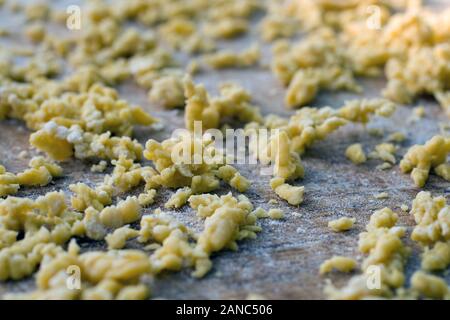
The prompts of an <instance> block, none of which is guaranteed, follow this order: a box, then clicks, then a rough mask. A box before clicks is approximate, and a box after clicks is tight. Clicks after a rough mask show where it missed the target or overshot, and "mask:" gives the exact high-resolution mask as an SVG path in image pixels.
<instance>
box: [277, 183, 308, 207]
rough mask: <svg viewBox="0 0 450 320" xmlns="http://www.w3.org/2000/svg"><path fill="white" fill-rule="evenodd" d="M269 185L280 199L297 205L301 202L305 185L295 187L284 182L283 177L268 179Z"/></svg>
mask: <svg viewBox="0 0 450 320" xmlns="http://www.w3.org/2000/svg"><path fill="white" fill-rule="evenodd" d="M270 187H271V188H272V189H273V190H274V191H275V193H276V194H277V195H278V196H279V197H280V198H282V199H284V200H286V201H287V202H288V203H289V204H291V205H293V206H297V205H299V204H301V203H302V202H303V195H304V193H305V187H295V186H291V185H289V184H287V183H285V181H284V179H283V178H273V179H272V180H270Z"/></svg>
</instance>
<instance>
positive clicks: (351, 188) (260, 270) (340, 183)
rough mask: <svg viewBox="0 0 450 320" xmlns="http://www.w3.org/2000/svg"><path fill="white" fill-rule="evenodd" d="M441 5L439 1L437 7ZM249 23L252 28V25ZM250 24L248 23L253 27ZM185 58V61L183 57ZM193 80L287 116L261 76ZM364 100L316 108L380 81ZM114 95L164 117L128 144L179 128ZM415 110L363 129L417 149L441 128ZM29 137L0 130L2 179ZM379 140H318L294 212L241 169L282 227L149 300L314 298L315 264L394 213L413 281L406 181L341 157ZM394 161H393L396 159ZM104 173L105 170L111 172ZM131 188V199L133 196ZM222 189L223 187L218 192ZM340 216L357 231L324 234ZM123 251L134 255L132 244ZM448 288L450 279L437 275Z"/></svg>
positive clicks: (75, 174) (85, 169)
mask: <svg viewBox="0 0 450 320" xmlns="http://www.w3.org/2000/svg"><path fill="white" fill-rule="evenodd" d="M441 3H442V1H441ZM256 22H257V21H256ZM256 22H255V23H256ZM0 24H1V25H2V26H6V27H7V28H11V27H13V28H14V30H16V32H15V33H14V34H13V35H12V36H11V37H9V38H7V39H2V40H1V42H0V43H1V44H2V45H8V46H9V47H14V46H30V43H28V42H27V41H26V40H23V38H22V36H21V35H20V32H19V31H20V26H21V25H22V24H23V19H21V18H19V16H11V15H10V14H9V13H7V11H5V9H1V10H0ZM257 40H258V38H257V31H256V30H252V32H251V33H250V34H249V35H247V36H245V37H244V38H241V39H239V40H236V41H231V42H224V43H221V46H222V47H232V48H236V49H243V48H245V47H246V46H247V45H249V44H250V43H253V42H254V41H257ZM262 46H263V50H264V59H263V60H264V62H263V64H267V63H269V62H270V46H268V45H264V44H262ZM181 59H182V60H183V58H182V57H181ZM195 80H196V81H199V82H203V83H204V84H205V85H206V87H207V88H208V90H210V91H211V92H212V93H216V92H217V87H218V85H219V84H220V83H222V82H225V81H234V82H237V83H239V84H241V85H242V86H244V87H245V88H246V89H248V90H249V91H250V92H251V94H252V95H253V97H254V103H255V104H256V105H259V106H261V109H262V112H263V113H264V114H268V113H276V114H280V115H286V116H287V115H290V114H292V113H293V111H289V110H286V109H285V108H284V106H283V96H284V92H285V89H284V88H283V87H282V86H281V85H280V83H279V82H278V81H277V80H276V79H275V78H274V76H273V75H272V74H271V73H270V71H269V70H267V68H262V67H261V68H252V69H245V70H225V71H211V70H207V71H205V72H204V73H202V74H200V75H198V76H196V78H195ZM361 83H362V84H363V85H364V88H365V90H364V93H363V94H361V95H355V94H351V93H347V92H323V93H321V94H320V95H319V97H318V98H317V99H316V101H315V102H314V103H313V105H314V106H317V107H322V106H327V105H329V106H332V107H339V106H341V105H342V104H343V102H344V101H345V100H347V99H351V98H361V97H377V96H379V94H380V90H381V89H382V88H383V86H384V80H383V79H369V80H367V79H361ZM119 90H120V93H121V97H123V98H125V99H127V100H128V101H130V102H132V103H137V104H140V105H141V106H143V107H145V109H146V110H148V111H149V112H151V113H152V114H153V115H155V116H157V117H159V118H160V119H162V122H163V124H164V129H163V130H162V131H157V130H154V129H151V128H137V130H136V137H137V138H138V140H139V141H140V142H141V143H145V142H146V141H147V140H148V139H149V138H153V139H157V140H162V139H164V138H167V137H168V136H169V135H170V133H171V132H172V130H173V129H175V128H177V127H182V126H183V125H184V122H183V111H182V110H172V111H167V110H164V109H162V108H160V107H158V106H156V105H152V104H151V103H149V102H148V100H147V98H146V92H145V91H144V90H142V89H139V88H137V87H136V86H135V85H134V84H133V83H132V82H131V81H130V82H127V83H125V84H123V85H121V86H120V87H119ZM415 105H423V106H425V108H426V117H425V118H424V119H422V120H420V121H418V122H416V123H412V124H407V123H406V121H405V119H407V118H409V117H410V115H411V112H412V107H413V105H409V106H400V107H399V108H398V111H397V112H396V113H395V114H394V116H393V117H392V118H390V119H378V118H377V119H374V121H372V122H371V123H370V124H369V125H368V128H382V129H384V130H385V132H386V136H387V135H388V134H389V133H392V132H396V131H401V132H404V133H405V134H407V137H408V138H407V140H406V141H405V142H403V143H402V147H401V149H400V151H399V152H398V154H399V155H403V154H404V153H405V152H406V150H407V149H408V147H409V146H411V145H412V144H415V143H423V142H425V141H426V140H428V139H429V138H430V137H432V136H433V135H434V134H437V133H438V132H439V127H438V123H440V122H448V118H446V117H445V115H444V113H443V111H442V110H441V109H440V107H439V106H438V105H437V103H436V102H435V101H434V100H432V99H426V98H424V99H419V100H418V101H416V103H415V104H414V106H415ZM29 135H30V131H28V130H27V129H26V128H25V126H24V124H23V123H21V122H18V121H13V120H7V121H2V122H0V162H1V163H2V164H4V165H5V166H6V167H7V169H8V171H10V172H18V171H20V170H23V169H24V168H26V166H27V163H28V160H29V159H30V158H31V157H32V156H33V155H35V154H36V152H35V151H33V150H32V149H31V148H30V146H29V143H28V138H29ZM383 141H384V140H383V138H379V137H378V138H377V137H373V136H371V135H370V134H369V133H368V132H367V130H365V129H364V128H363V127H362V126H361V125H352V124H351V125H348V126H346V127H344V128H341V129H339V130H338V131H337V132H335V133H334V134H332V135H331V136H330V137H329V138H327V139H326V140H325V141H322V142H319V143H317V144H315V145H314V146H313V147H312V148H311V149H309V150H308V151H307V152H306V153H305V154H304V156H303V162H304V165H305V168H306V176H305V179H303V180H299V181H296V182H295V184H296V185H304V186H305V188H306V195H305V202H304V203H303V204H302V205H300V206H299V207H293V206H289V205H287V204H286V203H285V202H283V201H279V204H278V205H269V204H268V202H269V200H270V199H273V198H276V196H275V195H274V193H273V192H272V191H271V190H270V188H269V186H268V182H269V177H267V176H259V174H258V170H259V168H258V167H249V166H239V169H240V170H241V172H242V174H243V175H244V176H246V177H249V178H250V180H251V183H252V185H251V188H250V190H249V191H248V193H247V195H248V196H249V198H250V199H251V200H252V202H253V203H254V205H255V207H256V206H262V207H264V208H266V209H268V208H272V207H279V208H281V209H283V210H284V211H285V213H286V218H285V219H284V220H281V221H271V220H261V221H260V224H261V226H262V227H263V231H262V232H261V233H260V234H259V236H258V238H257V239H256V240H250V241H244V242H241V243H240V246H239V251H238V252H220V253H218V254H215V255H214V257H213V263H214V267H213V269H212V271H211V272H210V273H209V274H208V275H207V276H206V277H204V278H203V279H200V280H198V279H195V278H192V277H191V276H190V275H189V272H190V271H189V270H185V271H183V272H179V273H167V274H164V275H163V276H161V277H159V278H157V279H155V280H154V281H153V283H152V284H151V287H152V292H153V294H152V295H153V297H156V298H168V299H234V298H246V297H247V295H248V294H250V293H257V294H262V295H264V296H265V297H267V298H273V299H321V298H325V297H324V295H323V286H324V283H325V278H324V277H320V276H319V275H318V267H319V265H320V264H321V263H322V262H323V261H324V260H325V259H327V258H330V257H331V256H333V255H345V256H351V257H358V260H359V261H361V260H362V259H363V258H364V257H363V256H362V255H361V254H360V253H359V252H358V250H357V241H358V234H359V233H360V232H362V231H363V230H364V228H365V225H366V223H367V222H368V219H369V217H370V215H371V214H372V213H373V211H374V210H377V209H381V208H383V207H385V206H387V207H390V208H392V209H393V210H395V211H396V212H398V213H399V216H400V219H399V224H400V225H404V226H407V227H408V237H407V242H408V244H409V245H411V246H412V248H413V255H412V256H411V258H410V259H409V262H408V265H407V274H408V275H411V274H412V272H414V270H416V269H417V268H418V266H419V265H420V256H419V253H420V248H419V247H418V246H417V245H416V244H414V243H412V241H410V240H409V235H410V232H411V230H412V227H413V226H414V221H413V218H412V217H411V216H409V214H407V213H402V212H401V210H400V206H401V205H402V204H408V205H409V206H410V205H411V201H412V200H413V199H414V197H415V195H416V194H417V193H418V192H419V191H420V189H418V188H416V187H415V186H414V185H413V183H412V180H411V179H410V177H409V175H406V174H402V173H401V172H400V170H399V168H398V166H395V167H394V168H393V169H391V170H386V171H379V170H376V169H375V167H376V166H377V165H379V164H380V163H381V162H380V161H375V160H370V161H368V162H367V163H365V164H363V165H361V166H355V165H354V164H352V163H350V162H349V161H348V160H347V159H346V158H345V155H344V153H345V149H346V147H347V146H348V145H350V144H352V143H356V142H359V143H362V144H363V145H364V147H365V148H367V149H370V150H371V149H373V147H374V146H375V145H376V144H378V143H381V142H383ZM23 150H26V151H29V156H27V157H26V158H24V159H22V158H19V157H18V154H19V153H20V152H21V151H23ZM397 158H398V159H400V156H398V157H397ZM92 164H93V162H87V161H80V160H72V161H69V162H67V163H63V164H62V166H63V168H64V177H63V178H60V179H57V180H55V181H54V182H53V183H52V184H51V185H50V186H47V187H44V188H23V189H21V190H20V192H19V193H18V196H20V197H25V196H26V197H33V198H34V197H37V196H39V195H43V194H45V193H46V192H49V191H53V190H65V191H67V190H68V186H69V185H70V184H72V183H76V182H88V183H91V184H94V183H97V182H100V181H102V180H103V174H97V173H91V172H90V166H91V165H92ZM110 169H111V168H109V170H110ZM140 189H142V188H139V189H138V190H136V191H135V193H139V190H140ZM424 190H428V191H431V192H432V193H433V194H434V195H445V196H446V197H447V199H450V183H449V182H445V181H444V180H443V179H441V178H437V177H435V176H433V175H432V176H431V177H430V179H429V181H428V183H427V185H426V187H425V188H424ZM228 191H229V190H228V189H226V188H222V189H221V190H220V193H226V192H228ZM385 191H386V192H388V193H389V195H390V197H389V198H388V199H383V200H377V199H375V198H374V195H376V194H378V193H380V192H385ZM172 193H173V191H170V190H163V191H162V192H159V193H158V196H157V201H156V203H155V204H154V205H152V206H151V207H150V208H147V209H145V213H150V212H152V210H154V209H156V208H159V207H163V204H164V203H165V202H166V200H167V199H168V198H169V197H170V195H171V194H172ZM165 211H167V212H169V213H171V214H173V215H174V216H175V217H177V218H178V219H180V220H181V221H183V222H185V223H187V224H188V225H189V226H191V227H193V228H196V229H197V230H198V229H199V228H201V226H202V224H203V222H202V221H201V220H200V219H199V218H197V217H196V216H195V212H193V210H192V209H190V208H189V207H188V206H185V207H183V208H182V209H180V210H165ZM343 216H348V217H354V218H356V225H355V228H354V229H352V230H350V231H349V232H345V233H333V232H331V231H330V230H329V229H328V228H327V223H328V221H329V220H332V219H336V218H339V217H343ZM79 244H80V246H81V247H82V250H83V251H88V250H98V249H105V248H106V246H105V243H103V242H93V241H88V240H85V239H79ZM127 248H139V245H138V244H137V243H136V242H133V241H130V242H129V244H128V246H127ZM351 276H352V275H351V274H350V275H345V274H339V273H332V274H330V275H329V278H330V279H331V280H332V281H333V282H334V283H335V284H337V285H343V284H345V283H346V282H347V281H348V279H349V278H350V277H351ZM444 276H445V277H446V279H447V281H448V282H449V283H450V276H449V275H448V274H444ZM33 287H34V278H33V277H30V278H28V279H25V280H22V281H18V282H13V281H8V282H3V283H0V296H1V295H2V294H4V293H6V292H23V291H28V290H31V289H32V288H33Z"/></svg>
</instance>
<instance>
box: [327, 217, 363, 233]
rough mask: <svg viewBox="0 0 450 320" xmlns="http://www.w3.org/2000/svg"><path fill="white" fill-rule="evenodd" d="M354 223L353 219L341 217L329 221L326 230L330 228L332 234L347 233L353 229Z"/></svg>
mask: <svg viewBox="0 0 450 320" xmlns="http://www.w3.org/2000/svg"><path fill="white" fill-rule="evenodd" d="M355 221H356V219H355V218H348V217H342V218H339V219H336V220H332V221H329V222H328V228H330V229H331V230H333V231H334V232H342V231H347V230H350V229H351V228H353V225H354V223H355Z"/></svg>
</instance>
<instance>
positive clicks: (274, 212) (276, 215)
mask: <svg viewBox="0 0 450 320" xmlns="http://www.w3.org/2000/svg"><path fill="white" fill-rule="evenodd" d="M268 215H269V217H270V218H271V219H273V220H280V219H283V218H284V212H283V210H280V209H270V210H269V212H268Z"/></svg>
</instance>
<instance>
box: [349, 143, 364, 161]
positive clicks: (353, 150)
mask: <svg viewBox="0 0 450 320" xmlns="http://www.w3.org/2000/svg"><path fill="white" fill-rule="evenodd" d="M345 155H346V157H347V158H348V159H349V160H350V161H351V162H353V163H354V164H361V163H364V162H366V161H367V157H366V154H365V152H364V150H363V148H362V145H361V144H360V143H355V144H352V145H351V146H349V147H348V148H347V150H346V151H345Z"/></svg>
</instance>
